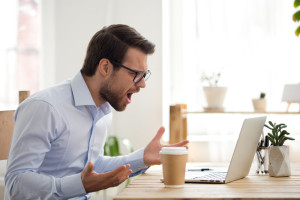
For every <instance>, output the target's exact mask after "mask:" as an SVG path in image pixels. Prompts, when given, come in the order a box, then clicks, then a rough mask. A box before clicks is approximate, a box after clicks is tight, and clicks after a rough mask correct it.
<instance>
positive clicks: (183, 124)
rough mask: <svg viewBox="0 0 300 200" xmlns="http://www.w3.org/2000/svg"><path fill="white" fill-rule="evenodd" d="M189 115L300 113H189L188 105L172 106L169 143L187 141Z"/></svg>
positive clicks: (292, 113)
mask: <svg viewBox="0 0 300 200" xmlns="http://www.w3.org/2000/svg"><path fill="white" fill-rule="evenodd" d="M189 114H257V115H270V114H274V115H300V112H281V111H268V112H253V111H224V112H223V111H188V110H187V105H186V104H176V105H172V106H170V135H169V136H170V137H169V143H170V144H174V143H177V142H180V141H182V140H185V139H187V115H189Z"/></svg>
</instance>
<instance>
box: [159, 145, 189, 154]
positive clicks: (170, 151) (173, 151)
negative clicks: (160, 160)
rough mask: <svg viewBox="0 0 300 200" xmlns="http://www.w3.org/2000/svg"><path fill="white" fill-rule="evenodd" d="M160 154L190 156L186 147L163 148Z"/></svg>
mask: <svg viewBox="0 0 300 200" xmlns="http://www.w3.org/2000/svg"><path fill="white" fill-rule="evenodd" d="M159 154H170V155H183V154H188V151H187V149H186V148H185V147H163V148H161V150H160V152H159Z"/></svg>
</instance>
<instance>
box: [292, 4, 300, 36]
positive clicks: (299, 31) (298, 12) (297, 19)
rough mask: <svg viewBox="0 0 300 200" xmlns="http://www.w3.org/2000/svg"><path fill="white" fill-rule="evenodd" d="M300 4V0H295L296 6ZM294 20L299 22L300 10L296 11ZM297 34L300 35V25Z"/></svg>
mask: <svg viewBox="0 0 300 200" xmlns="http://www.w3.org/2000/svg"><path fill="white" fill-rule="evenodd" d="M299 6H300V0H295V1H294V7H295V8H297V7H299ZM293 20H294V21H295V22H299V21H300V10H298V11H297V12H295V13H294V15H293ZM295 34H296V35H297V36H299V34H300V26H298V28H297V29H296V31H295Z"/></svg>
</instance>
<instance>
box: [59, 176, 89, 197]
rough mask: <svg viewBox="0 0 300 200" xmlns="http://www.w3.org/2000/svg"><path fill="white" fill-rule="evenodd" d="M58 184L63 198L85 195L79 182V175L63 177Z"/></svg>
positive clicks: (80, 181)
mask: <svg viewBox="0 0 300 200" xmlns="http://www.w3.org/2000/svg"><path fill="white" fill-rule="evenodd" d="M60 183H61V192H62V195H63V197H68V198H70V197H76V196H83V195H85V194H86V191H85V189H84V187H83V184H82V180H81V173H79V174H74V175H71V176H66V177H63V178H61V181H60Z"/></svg>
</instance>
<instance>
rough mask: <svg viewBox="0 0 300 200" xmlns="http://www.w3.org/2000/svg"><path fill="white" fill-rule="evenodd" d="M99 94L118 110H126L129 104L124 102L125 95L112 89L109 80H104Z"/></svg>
mask: <svg viewBox="0 0 300 200" xmlns="http://www.w3.org/2000/svg"><path fill="white" fill-rule="evenodd" d="M99 95H100V97H102V98H103V99H105V100H106V101H107V102H108V103H109V104H110V105H111V106H112V107H113V108H114V109H115V110H116V111H124V110H125V108H126V106H127V104H126V103H123V101H122V100H123V98H124V95H123V96H122V95H119V94H117V93H114V92H113V91H112V88H111V87H110V83H109V81H107V82H104V83H103V86H102V87H101V89H100V90H99Z"/></svg>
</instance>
